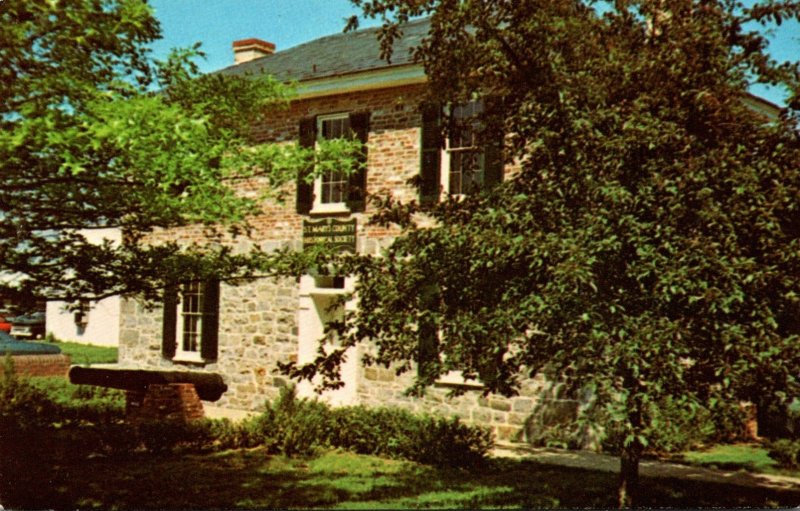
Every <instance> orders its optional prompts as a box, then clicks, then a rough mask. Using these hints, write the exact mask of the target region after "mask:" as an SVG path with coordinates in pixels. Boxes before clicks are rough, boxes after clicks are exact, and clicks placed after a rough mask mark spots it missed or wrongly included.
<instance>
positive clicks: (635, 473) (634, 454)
mask: <svg viewBox="0 0 800 511" xmlns="http://www.w3.org/2000/svg"><path fill="white" fill-rule="evenodd" d="M641 456H642V444H641V443H639V441H638V440H634V441H633V442H631V443H630V445H627V446H624V447H623V448H622V454H620V466H619V488H618V494H617V495H618V498H619V500H618V505H619V507H620V508H630V507H634V506H635V505H636V503H637V494H638V492H639V458H641Z"/></svg>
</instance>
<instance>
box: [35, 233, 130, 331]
mask: <svg viewBox="0 0 800 511" xmlns="http://www.w3.org/2000/svg"><path fill="white" fill-rule="evenodd" d="M81 234H83V235H84V236H85V237H86V240H87V241H89V242H90V243H98V244H99V243H102V242H103V240H109V241H113V242H114V243H119V242H120V240H121V239H122V233H121V231H120V230H119V229H86V230H82V231H81ZM67 305H68V304H67V303H66V302H60V301H51V302H47V319H46V321H47V322H46V328H47V333H52V334H53V335H54V336H55V337H56V338H57V339H59V340H62V341H75V342H80V343H83V344H96V345H98V346H119V311H120V305H121V304H120V298H119V297H118V296H112V297H109V298H104V299H103V300H100V301H99V302H90V303H89V310H88V312H87V313H86V314H85V315H84V322H85V323H84V324H83V326H81V325H77V324H76V323H75V313H74V312H69V311H67V309H66V306H67Z"/></svg>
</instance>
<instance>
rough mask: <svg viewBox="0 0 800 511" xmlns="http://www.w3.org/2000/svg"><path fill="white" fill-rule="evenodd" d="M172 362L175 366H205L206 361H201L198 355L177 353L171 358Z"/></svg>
mask: <svg viewBox="0 0 800 511" xmlns="http://www.w3.org/2000/svg"><path fill="white" fill-rule="evenodd" d="M172 361H173V362H174V363H176V364H188V365H205V364H207V363H208V361H207V360H205V359H203V358H202V357H201V356H200V354H199V353H178V354H177V355H175V356H174V357H172Z"/></svg>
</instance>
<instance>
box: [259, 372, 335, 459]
mask: <svg viewBox="0 0 800 511" xmlns="http://www.w3.org/2000/svg"><path fill="white" fill-rule="evenodd" d="M331 418H332V417H331V411H330V408H329V407H328V406H327V405H325V404H323V403H320V402H319V401H314V400H309V399H298V398H297V389H296V388H295V387H289V388H283V389H281V394H280V397H279V398H278V399H277V400H276V401H275V402H273V403H267V405H266V410H265V411H264V412H263V413H262V414H261V415H260V416H258V417H257V418H256V419H255V420H254V421H253V423H252V424H251V425H250V426H249V428H250V431H251V433H250V434H251V435H253V436H255V438H258V439H259V444H260V445H263V446H264V447H266V448H267V450H268V451H269V452H272V453H281V454H285V455H287V456H295V455H301V456H307V455H312V454H314V453H315V452H317V451H318V450H319V449H320V448H322V447H327V446H328V440H329V437H330V436H331V426H332V425H333V421H332V420H331Z"/></svg>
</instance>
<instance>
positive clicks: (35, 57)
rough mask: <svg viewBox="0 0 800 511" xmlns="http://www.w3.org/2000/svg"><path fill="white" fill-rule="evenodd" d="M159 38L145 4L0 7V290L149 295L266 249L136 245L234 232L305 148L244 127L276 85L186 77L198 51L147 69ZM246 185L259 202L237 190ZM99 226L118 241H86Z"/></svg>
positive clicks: (35, 1)
mask: <svg viewBox="0 0 800 511" xmlns="http://www.w3.org/2000/svg"><path fill="white" fill-rule="evenodd" d="M158 37H160V31H159V25H158V22H157V20H156V19H155V18H154V16H153V11H152V9H151V8H150V7H149V6H148V5H147V2H146V0H69V1H46V0H5V1H3V2H0V76H1V77H2V79H0V98H2V99H1V100H0V175H2V176H3V185H2V187H0V219H2V221H1V222H0V274H3V275H4V276H6V277H13V279H10V280H9V279H6V280H5V281H3V284H2V286H3V287H4V288H6V289H5V291H6V292H9V289H8V288H11V287H13V289H11V291H13V292H16V293H18V294H19V295H20V296H23V297H24V296H32V295H38V296H46V297H47V298H62V299H67V300H73V299H77V298H78V297H83V298H99V297H103V296H107V295H111V294H116V293H120V292H138V293H143V294H144V295H145V296H147V297H155V296H156V295H157V294H158V292H159V288H160V287H161V286H162V285H163V282H164V281H165V280H166V279H168V278H169V275H175V274H177V275H181V276H183V277H191V276H193V275H194V276H198V277H202V276H203V275H204V274H205V273H211V272H213V273H214V274H215V275H216V276H219V277H222V278H225V277H226V276H227V277H235V276H242V275H246V274H252V273H253V272H254V271H257V269H261V270H264V269H265V264H266V263H265V261H266V259H267V258H266V257H265V256H264V255H263V254H259V253H253V254H245V255H241V254H240V255H237V256H234V255H233V254H232V253H231V251H230V250H229V249H227V248H224V247H223V245H220V244H215V243H212V244H207V245H206V246H203V247H201V246H195V247H180V246H179V245H178V244H176V243H163V244H161V245H158V246H149V245H146V244H143V243H142V240H143V239H144V236H146V235H147V234H148V233H150V232H152V231H153V229H154V228H171V227H179V226H186V225H190V224H193V225H198V226H200V227H202V228H204V229H205V231H206V233H207V234H209V235H210V236H211V239H213V240H215V241H219V240H220V239H223V238H225V237H229V236H235V235H239V234H242V233H244V232H246V229H247V218H248V217H249V215H252V214H254V213H257V212H259V211H260V204H262V199H265V198H266V199H271V200H280V199H281V194H280V190H281V186H282V185H283V184H284V183H286V182H287V181H289V180H291V179H294V176H296V173H297V171H298V169H299V168H301V167H302V166H305V165H306V160H307V158H308V156H309V154H308V151H304V150H301V149H299V148H298V147H297V146H292V145H271V144H258V143H256V142H255V141H254V140H253V139H252V137H251V135H250V132H249V129H250V127H251V126H252V125H253V124H254V123H256V122H260V121H261V120H263V118H264V117H266V116H268V115H269V114H270V113H271V112H274V111H275V109H277V108H281V107H283V106H285V105H286V104H287V100H288V98H289V97H290V95H291V90H290V89H289V88H287V87H286V86H285V85H282V84H280V83H277V82H275V81H274V80H271V79H270V78H268V77H261V76H250V77H248V78H237V77H232V76H226V75H223V74H212V75H207V76H198V72H197V68H196V66H195V65H194V64H193V60H192V59H193V58H194V57H197V56H202V53H200V52H199V50H198V46H199V45H198V46H196V47H194V48H190V49H184V50H176V51H174V52H173V54H172V55H171V56H170V57H169V59H167V60H166V61H164V62H154V61H153V60H152V59H151V58H150V56H149V50H148V45H149V43H151V42H152V41H154V40H155V39H157V38H158ZM154 90H157V91H159V92H153V91H154ZM334 149H336V148H334ZM338 149H339V150H338V152H337V151H336V150H331V151H330V152H329V153H330V155H333V156H332V157H337V155H338V157H341V158H348V157H350V154H349V153H348V152H347V151H348V150H351V149H352V147H349V148H348V147H345V148H341V147H340V148H338ZM253 179H257V180H259V183H261V184H262V185H263V186H262V187H261V190H262V192H263V193H261V195H260V196H258V197H253V196H247V195H245V194H241V193H238V192H237V191H236V190H237V184H238V183H240V182H243V181H248V180H253ZM105 228H120V229H122V231H123V232H124V237H123V241H122V242H121V243H118V244H112V243H105V244H97V243H93V242H91V241H90V240H89V239H88V238H91V236H90V235H89V234H88V233H90V232H91V231H93V230H97V229H105ZM266 266H268V264H267V265H266ZM11 282H13V286H12V285H11V284H10V283H11Z"/></svg>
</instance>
